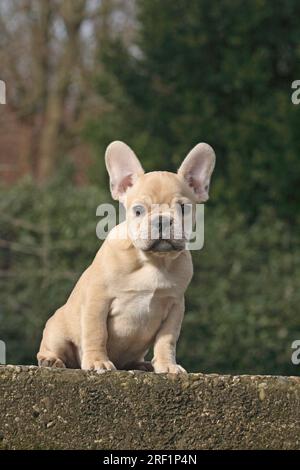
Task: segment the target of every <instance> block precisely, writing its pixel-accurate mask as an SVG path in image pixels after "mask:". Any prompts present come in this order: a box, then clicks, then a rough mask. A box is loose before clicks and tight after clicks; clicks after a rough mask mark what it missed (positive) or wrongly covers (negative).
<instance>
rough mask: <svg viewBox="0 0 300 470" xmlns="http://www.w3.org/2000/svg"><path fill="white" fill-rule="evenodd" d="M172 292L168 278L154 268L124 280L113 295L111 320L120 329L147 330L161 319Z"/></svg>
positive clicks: (173, 288)
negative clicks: (118, 325) (142, 328)
mask: <svg viewBox="0 0 300 470" xmlns="http://www.w3.org/2000/svg"><path fill="white" fill-rule="evenodd" d="M175 292H176V282H175V280H174V279H173V277H172V275H171V274H169V273H166V272H164V271H160V270H158V269H155V268H149V269H146V270H145V269H144V270H143V272H142V273H139V272H136V273H133V274H132V275H130V276H129V277H128V278H127V279H126V278H125V279H124V280H123V282H122V285H119V286H118V289H117V290H116V292H115V295H114V301H113V303H112V307H111V312H110V315H111V317H113V318H115V319H118V322H120V323H122V324H123V326H125V325H126V326H127V327H128V328H130V329H132V328H133V329H134V327H135V325H136V326H139V328H140V327H141V326H145V327H146V326H149V324H152V323H156V322H157V321H158V322H160V321H162V320H163V319H164V317H165V315H166V313H167V310H168V306H169V304H170V303H171V302H172V299H173V298H174V293H175Z"/></svg>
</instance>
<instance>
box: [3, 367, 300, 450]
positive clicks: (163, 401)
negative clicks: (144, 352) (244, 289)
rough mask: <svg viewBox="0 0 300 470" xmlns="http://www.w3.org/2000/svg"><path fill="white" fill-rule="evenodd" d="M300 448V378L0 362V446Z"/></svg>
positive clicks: (42, 447) (41, 447) (50, 447)
mask: <svg viewBox="0 0 300 470" xmlns="http://www.w3.org/2000/svg"><path fill="white" fill-rule="evenodd" d="M1 448H2V449H300V378H296V377H263V376H236V377H232V376H222V375H202V374H189V375H188V376H172V375H157V374H151V373H138V372H137V373H130V372H112V373H106V374H100V375H99V374H96V373H88V372H83V371H78V370H58V369H57V370H51V369H48V368H43V369H38V368H36V367H33V366H30V367H21V366H7V367H4V366H3V367H0V449H1Z"/></svg>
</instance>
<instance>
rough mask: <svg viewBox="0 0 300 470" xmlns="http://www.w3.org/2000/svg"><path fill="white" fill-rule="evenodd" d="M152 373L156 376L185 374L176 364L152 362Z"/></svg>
mask: <svg viewBox="0 0 300 470" xmlns="http://www.w3.org/2000/svg"><path fill="white" fill-rule="evenodd" d="M153 366H154V372H156V373H157V374H163V373H168V374H187V371H186V370H185V369H184V368H183V367H181V366H180V365H178V364H169V363H167V362H156V363H155V362H154V364H153Z"/></svg>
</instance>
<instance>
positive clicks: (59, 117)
mask: <svg viewBox="0 0 300 470" xmlns="http://www.w3.org/2000/svg"><path fill="white" fill-rule="evenodd" d="M85 6H86V0H77V2H76V3H74V2H72V1H71V0H64V2H63V3H62V6H61V10H62V17H63V19H64V23H65V27H66V31H67V35H68V37H67V39H66V44H65V51H64V54H63V57H62V60H61V62H60V65H59V70H58V78H57V81H56V83H55V85H54V87H53V89H52V91H51V92H50V93H49V95H48V101H47V105H46V110H45V121H44V128H43V132H42V136H41V143H40V156H39V161H40V164H39V169H38V179H39V181H40V182H42V183H43V182H45V181H46V180H47V179H49V177H51V175H52V174H53V173H54V171H55V167H56V164H57V160H58V155H57V148H58V141H59V138H60V131H61V129H62V128H63V122H64V109H65V102H66V99H67V96H68V89H69V87H70V85H71V84H72V73H74V71H75V69H76V64H78V56H79V50H78V49H79V45H80V38H79V36H80V27H81V24H82V21H83V20H84V11H85Z"/></svg>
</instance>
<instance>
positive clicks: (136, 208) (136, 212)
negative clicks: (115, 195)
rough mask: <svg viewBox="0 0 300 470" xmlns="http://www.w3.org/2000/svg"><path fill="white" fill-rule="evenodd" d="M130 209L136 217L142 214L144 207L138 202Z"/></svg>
mask: <svg viewBox="0 0 300 470" xmlns="http://www.w3.org/2000/svg"><path fill="white" fill-rule="evenodd" d="M132 210H133V213H134V215H135V216H136V217H141V216H142V215H144V214H145V207H144V206H142V205H140V204H138V205H136V206H134V207H133V208H132Z"/></svg>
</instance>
